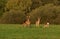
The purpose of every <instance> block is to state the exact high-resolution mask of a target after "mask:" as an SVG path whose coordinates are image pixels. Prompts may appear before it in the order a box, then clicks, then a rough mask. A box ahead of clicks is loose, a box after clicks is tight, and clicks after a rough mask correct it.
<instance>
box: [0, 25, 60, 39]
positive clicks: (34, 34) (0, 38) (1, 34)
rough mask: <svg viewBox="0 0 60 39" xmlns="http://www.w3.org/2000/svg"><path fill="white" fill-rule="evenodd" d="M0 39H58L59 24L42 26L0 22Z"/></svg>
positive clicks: (59, 36)
mask: <svg viewBox="0 0 60 39" xmlns="http://www.w3.org/2000/svg"><path fill="white" fill-rule="evenodd" d="M0 39H60V25H50V27H49V28H43V25H40V27H35V25H31V27H22V25H20V24H0Z"/></svg>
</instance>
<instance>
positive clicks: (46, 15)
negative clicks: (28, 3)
mask: <svg viewBox="0 0 60 39" xmlns="http://www.w3.org/2000/svg"><path fill="white" fill-rule="evenodd" d="M59 7H60V6H59ZM59 7H57V6H54V4H46V5H45V6H40V7H39V8H36V9H35V10H33V11H32V12H31V13H30V16H31V20H32V21H33V22H34V20H35V21H36V19H37V18H38V17H40V18H41V23H46V22H50V23H51V24H53V23H54V22H55V21H58V20H59V19H58V18H59V17H57V16H60V15H58V14H59V13H60V10H59V9H60V8H59ZM56 18H57V19H58V20H55V19H56ZM54 20H55V21H54Z"/></svg>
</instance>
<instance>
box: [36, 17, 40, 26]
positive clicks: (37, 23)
mask: <svg viewBox="0 0 60 39" xmlns="http://www.w3.org/2000/svg"><path fill="white" fill-rule="evenodd" d="M39 24H40V18H38V19H37V21H36V27H39Z"/></svg>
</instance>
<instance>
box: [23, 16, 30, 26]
mask: <svg viewBox="0 0 60 39" xmlns="http://www.w3.org/2000/svg"><path fill="white" fill-rule="evenodd" d="M23 25H24V27H29V26H30V16H27V19H26V21H25V22H24V23H23Z"/></svg>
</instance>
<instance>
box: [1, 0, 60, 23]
mask: <svg viewBox="0 0 60 39" xmlns="http://www.w3.org/2000/svg"><path fill="white" fill-rule="evenodd" d="M26 16H30V21H31V23H32V24H34V22H35V21H36V20H37V18H38V17H39V18H41V21H40V22H41V24H43V23H45V22H47V21H48V22H50V23H51V24H60V0H0V23H4V24H5V23H6V24H21V23H23V22H24V21H25V20H26Z"/></svg>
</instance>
